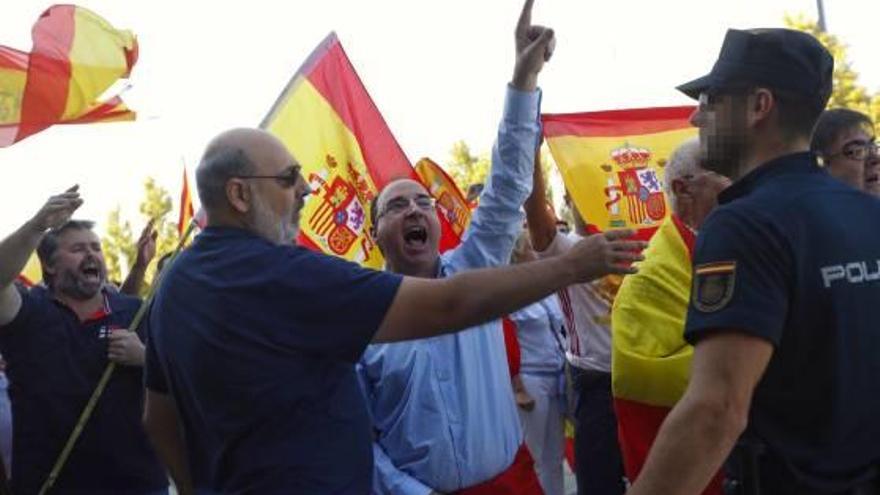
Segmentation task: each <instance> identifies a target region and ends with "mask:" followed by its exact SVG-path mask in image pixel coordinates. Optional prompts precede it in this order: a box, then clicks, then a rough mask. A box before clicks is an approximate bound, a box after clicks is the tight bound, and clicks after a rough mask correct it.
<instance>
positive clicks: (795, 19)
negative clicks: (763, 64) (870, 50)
mask: <svg viewBox="0 0 880 495" xmlns="http://www.w3.org/2000/svg"><path fill="white" fill-rule="evenodd" d="M785 25H786V26H788V27H789V28H791V29H797V30H799V31H803V32H805V33H809V34H811V35H813V36H815V37H816V39H818V40H819V41H820V42H821V43H822V44H823V45H825V48H827V49H828V51H829V52H831V55H832V56H833V57H834V88H833V90H832V93H831V99H830V100H829V101H828V108H841V107H842V108H849V109H851V110H855V111H858V112H862V113H864V114H866V115H868V116H869V117H871V120H872V121H873V122H874V126H875V127H876V128H877V129H878V130H880V91H873V92H872V91H870V90H869V89H868V88H866V87H865V86H863V85H862V84H861V83H860V82H859V74H858V72H856V71H855V70H854V69H853V67H852V63H851V62H850V60H849V58H848V57H847V45H846V43H844V42H842V41H841V40H840V39H839V38H838V37H837V36H835V35H833V34H830V33H826V32H823V31H822V30H820V29H819V25H818V23H816V22H815V21H813V20H810V19H808V18H807V17H805V16H803V15H799V16H786V18H785Z"/></svg>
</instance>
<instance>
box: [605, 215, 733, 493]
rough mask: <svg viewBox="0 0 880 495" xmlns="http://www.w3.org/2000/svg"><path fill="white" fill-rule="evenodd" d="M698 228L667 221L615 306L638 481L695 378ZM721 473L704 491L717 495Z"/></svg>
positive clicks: (621, 419)
mask: <svg viewBox="0 0 880 495" xmlns="http://www.w3.org/2000/svg"><path fill="white" fill-rule="evenodd" d="M693 249H694V234H693V233H692V232H691V231H690V230H689V229H688V228H687V227H686V226H685V225H684V223H682V222H681V221H680V220H679V219H678V218H677V217H675V216H674V215H671V216H670V217H668V218H667V219H666V221H664V223H663V224H662V225H661V226H660V228H659V229H658V230H657V232H656V233H655V234H654V236H653V237H652V238H651V241H650V244H649V245H648V248H647V249H646V250H645V253H644V254H645V260H644V261H642V262H641V263H639V272H638V273H636V274H634V275H627V276H626V277H624V278H623V283H622V285H621V286H620V290H619V291H618V293H617V297H616V299H615V300H614V307H613V309H612V312H611V325H612V333H611V344H612V345H611V381H612V392H613V395H614V407H615V410H616V412H617V422H618V433H619V436H620V447H621V452H622V453H623V460H624V467H625V469H626V474H627V477H628V478H629V479H631V480H635V479H636V478H637V477H638V474H639V472H640V471H641V469H642V466H643V465H644V463H645V460H646V459H647V456H648V452H649V451H650V449H651V445H653V443H654V439H655V438H656V436H657V433H658V432H659V431H660V426H661V425H662V424H663V421H664V420H665V419H666V415H667V414H668V413H669V411H670V410H671V409H672V407H673V406H675V404H676V402H678V400H679V399H680V398H681V397H682V395H683V394H684V391H685V389H686V388H687V384H688V381H689V379H690V367H691V359H692V357H693V347H691V346H690V345H689V344H688V343H687V342H686V341H685V340H684V324H685V317H686V315H687V308H688V301H689V300H690V288H691V280H692V275H691V259H692V257H693ZM720 483H721V477H720V475H717V476H716V477H715V479H714V480H713V482H712V483H711V484H710V486H709V487H708V488H707V489H706V491H705V492H704V494H706V495H709V494H713V495H720V493H721V485H720Z"/></svg>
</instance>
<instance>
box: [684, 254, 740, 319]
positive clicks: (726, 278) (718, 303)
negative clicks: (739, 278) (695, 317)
mask: <svg viewBox="0 0 880 495" xmlns="http://www.w3.org/2000/svg"><path fill="white" fill-rule="evenodd" d="M735 283H736V261H719V262H715V263H706V264H703V265H697V266H695V267H694V287H693V290H692V295H691V302H692V303H693V305H694V308H696V309H697V310H698V311H701V312H703V313H712V312H715V311H718V310H720V309H722V308H724V307H725V306H727V303H729V302H730V300H731V299H732V298H733V287H734V285H735Z"/></svg>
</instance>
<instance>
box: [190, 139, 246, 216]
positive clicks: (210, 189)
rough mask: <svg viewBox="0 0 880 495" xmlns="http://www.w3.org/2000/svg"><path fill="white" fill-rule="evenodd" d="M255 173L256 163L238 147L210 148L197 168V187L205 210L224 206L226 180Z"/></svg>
mask: <svg viewBox="0 0 880 495" xmlns="http://www.w3.org/2000/svg"><path fill="white" fill-rule="evenodd" d="M253 173H254V164H253V162H252V161H251V160H250V158H248V156H247V154H246V153H245V152H244V150H242V149H241V148H238V147H227V148H220V149H216V150H210V151H208V152H206V153H205V156H203V157H202V161H201V163H199V166H198V168H197V169H196V188H197V189H198V191H199V200H200V201H201V203H202V206H204V208H205V210H207V211H211V210H214V209H217V208H222V207H223V206H225V204H226V182H228V181H229V179H231V178H233V177H236V176H239V175H251V174H253Z"/></svg>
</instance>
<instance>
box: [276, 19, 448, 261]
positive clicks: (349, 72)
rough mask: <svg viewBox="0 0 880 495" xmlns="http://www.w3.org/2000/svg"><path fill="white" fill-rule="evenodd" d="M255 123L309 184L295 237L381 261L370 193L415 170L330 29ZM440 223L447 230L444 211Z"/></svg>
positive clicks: (357, 258) (326, 249)
mask: <svg viewBox="0 0 880 495" xmlns="http://www.w3.org/2000/svg"><path fill="white" fill-rule="evenodd" d="M260 127H262V128H263V129H266V130H268V131H269V132H271V133H272V134H274V135H275V136H277V137H278V138H279V139H281V141H282V142H284V144H285V145H286V146H287V149H288V150H289V151H290V153H291V154H292V155H293V156H294V157H295V158H296V159H297V160H298V161H299V162H300V164H301V165H302V167H303V169H302V173H303V176H304V177H305V178H306V180H307V181H308V182H309V185H310V186H311V188H312V196H311V197H310V198H308V200H307V201H306V204H305V206H304V208H303V211H302V219H301V221H300V237H299V243H300V244H302V245H304V246H307V247H310V248H312V249H316V250H319V251H322V252H324V253H327V254H333V255H336V256H341V257H343V258H345V259H348V260H351V261H355V262H357V263H360V264H362V265H364V266H368V267H371V268H377V269H378V268H381V267H382V265H383V263H384V260H383V258H382V255H381V253H380V252H379V249H378V247H377V246H376V244H375V241H374V239H373V237H372V235H371V234H370V227H371V224H370V214H369V208H370V207H371V203H372V200H373V198H375V197H376V195H377V194H378V192H379V191H380V190H381V189H382V188H383V187H384V186H385V185H386V184H388V183H389V182H392V181H394V180H396V179H401V178H409V179H413V180H417V181H418V180H419V177H418V175H417V174H416V172H415V170H414V169H413V167H412V165H411V164H410V162H409V160H407V158H406V155H405V154H404V153H403V150H402V149H401V148H400V146H399V145H398V144H397V141H396V140H395V139H394V136H392V134H391V131H390V130H389V129H388V126H387V125H386V123H385V120H384V119H383V118H382V115H381V114H380V113H379V110H378V109H377V108H376V105H375V104H374V103H373V100H372V99H371V98H370V95H369V94H368V93H367V90H366V88H365V87H364V85H363V83H362V82H361V80H360V78H359V77H358V75H357V73H356V72H355V70H354V67H353V66H352V65H351V62H350V61H349V60H348V56H346V54H345V50H343V48H342V45H341V44H340V42H339V39H338V38H337V37H336V34H335V33H330V35H328V36H327V38H325V39H324V41H323V42H321V44H320V45H318V47H317V48H316V49H315V50H314V52H312V54H311V55H310V56H309V58H308V59H307V60H306V62H305V64H303V66H302V67H301V68H300V69H299V71H297V72H296V74H294V76H293V78H292V79H291V80H290V82H289V83H288V85H287V87H286V88H285V89H284V91H283V92H282V93H281V96H280V97H279V98H278V100H277V101H276V102H275V104H274V105H273V106H272V109H271V110H270V111H269V113H268V115H267V116H266V118H265V119H263V122H262V123H261V124H260ZM441 225H443V228H444V236H445V235H448V232H449V224H448V221H446V220H445V219H444V218H443V217H441ZM450 242H452V241H451V240H449V239H445V240H443V241H441V244H448V243H450Z"/></svg>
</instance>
